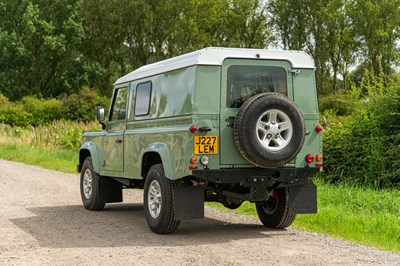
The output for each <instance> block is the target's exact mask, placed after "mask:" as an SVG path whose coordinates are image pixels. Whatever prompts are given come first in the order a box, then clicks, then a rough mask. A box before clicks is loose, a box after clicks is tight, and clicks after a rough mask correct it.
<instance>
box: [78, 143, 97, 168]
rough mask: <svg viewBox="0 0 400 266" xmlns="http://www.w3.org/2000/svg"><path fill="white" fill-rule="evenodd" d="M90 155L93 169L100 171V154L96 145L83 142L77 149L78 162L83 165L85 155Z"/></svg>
mask: <svg viewBox="0 0 400 266" xmlns="http://www.w3.org/2000/svg"><path fill="white" fill-rule="evenodd" d="M89 156H90V157H92V166H93V171H95V172H96V173H100V154H99V153H98V150H97V146H96V144H94V143H93V142H85V143H84V144H83V145H82V146H81V149H80V151H79V164H80V165H83V162H84V161H85V159H86V158H87V157H89Z"/></svg>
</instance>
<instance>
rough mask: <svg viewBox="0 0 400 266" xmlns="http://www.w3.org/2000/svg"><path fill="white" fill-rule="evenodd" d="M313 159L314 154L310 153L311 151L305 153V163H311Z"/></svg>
mask: <svg viewBox="0 0 400 266" xmlns="http://www.w3.org/2000/svg"><path fill="white" fill-rule="evenodd" d="M313 161H314V155H312V154H311V153H309V154H307V155H306V162H307V163H312V162H313Z"/></svg>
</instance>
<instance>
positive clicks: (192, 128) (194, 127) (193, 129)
mask: <svg viewBox="0 0 400 266" xmlns="http://www.w3.org/2000/svg"><path fill="white" fill-rule="evenodd" d="M189 130H190V132H192V133H196V131H197V127H196V126H195V125H192V126H190V128H189Z"/></svg>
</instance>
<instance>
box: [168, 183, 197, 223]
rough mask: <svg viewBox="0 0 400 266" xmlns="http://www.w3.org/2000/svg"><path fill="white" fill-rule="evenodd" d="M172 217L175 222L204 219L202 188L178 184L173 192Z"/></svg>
mask: <svg viewBox="0 0 400 266" xmlns="http://www.w3.org/2000/svg"><path fill="white" fill-rule="evenodd" d="M174 216H175V219H176V220H191V219H201V218H204V188H202V187H192V186H184V185H182V184H181V183H180V184H179V185H178V186H177V187H176V188H175V191H174Z"/></svg>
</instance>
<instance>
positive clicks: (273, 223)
mask: <svg viewBox="0 0 400 266" xmlns="http://www.w3.org/2000/svg"><path fill="white" fill-rule="evenodd" d="M256 210H257V214H258V218H259V219H260V221H261V222H262V223H263V224H264V226H266V227H269V228H275V229H283V228H286V227H288V226H289V225H291V224H292V223H293V222H294V219H295V218H296V215H295V214H290V213H289V191H288V189H287V188H279V189H275V190H274V191H273V192H272V196H271V197H270V198H269V199H268V200H267V201H264V202H257V203H256Z"/></svg>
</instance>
